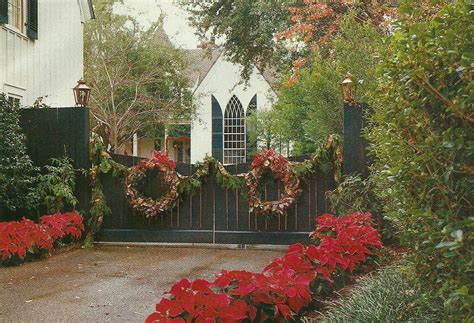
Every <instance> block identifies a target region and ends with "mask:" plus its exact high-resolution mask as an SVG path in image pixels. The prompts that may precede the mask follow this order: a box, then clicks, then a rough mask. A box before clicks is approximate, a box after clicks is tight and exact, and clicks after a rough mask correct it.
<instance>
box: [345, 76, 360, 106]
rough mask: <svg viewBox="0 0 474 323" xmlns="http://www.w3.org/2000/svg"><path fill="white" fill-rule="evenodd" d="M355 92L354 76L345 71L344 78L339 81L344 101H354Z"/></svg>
mask: <svg viewBox="0 0 474 323" xmlns="http://www.w3.org/2000/svg"><path fill="white" fill-rule="evenodd" d="M356 94H357V83H355V82H354V77H353V76H352V74H351V73H349V72H347V74H346V76H345V78H344V80H343V81H342V83H341V96H342V100H344V102H349V103H353V102H355V98H356Z"/></svg>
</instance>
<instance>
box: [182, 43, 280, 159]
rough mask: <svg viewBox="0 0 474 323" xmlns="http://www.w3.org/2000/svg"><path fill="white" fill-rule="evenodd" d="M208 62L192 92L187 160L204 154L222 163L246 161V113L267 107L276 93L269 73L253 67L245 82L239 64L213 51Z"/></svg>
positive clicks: (200, 157) (268, 107)
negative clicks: (193, 114) (194, 111)
mask: <svg viewBox="0 0 474 323" xmlns="http://www.w3.org/2000/svg"><path fill="white" fill-rule="evenodd" d="M211 59H213V62H212V65H211V66H210V68H209V69H208V70H207V71H205V74H203V75H199V77H198V78H197V80H196V86H195V90H194V94H193V104H194V105H195V108H196V117H195V118H193V120H192V123H191V158H190V159H191V162H192V163H195V162H198V161H202V160H203V159H204V157H205V156H206V155H209V156H213V157H214V158H216V159H218V160H220V161H222V162H223V163H224V164H237V163H243V162H245V161H246V154H247V126H246V116H248V115H249V114H250V113H251V112H252V111H254V110H268V109H270V108H271V106H272V101H273V100H274V99H275V98H276V93H275V92H274V91H273V89H272V87H271V82H272V81H273V80H272V79H270V75H269V74H263V73H260V71H259V70H258V69H257V68H255V67H254V68H253V71H252V74H251V75H250V79H249V80H248V82H247V83H244V82H242V79H241V74H240V73H241V70H240V66H239V65H237V64H234V63H231V62H229V61H228V60H226V59H225V57H224V55H223V54H220V53H218V52H217V53H215V54H214V55H213V57H211Z"/></svg>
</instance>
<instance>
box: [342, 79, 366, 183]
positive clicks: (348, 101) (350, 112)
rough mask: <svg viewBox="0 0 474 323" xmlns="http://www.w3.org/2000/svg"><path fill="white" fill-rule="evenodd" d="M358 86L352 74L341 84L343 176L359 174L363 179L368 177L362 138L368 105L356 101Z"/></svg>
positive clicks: (364, 143)
mask: <svg viewBox="0 0 474 323" xmlns="http://www.w3.org/2000/svg"><path fill="white" fill-rule="evenodd" d="M356 89H357V84H356V83H355V82H353V78H352V75H351V74H349V73H348V74H347V75H346V78H345V79H344V81H343V82H342V83H341V93H342V99H343V100H344V103H343V109H344V119H343V120H344V130H343V131H344V132H343V134H344V159H343V167H342V174H343V175H349V174H355V173H358V174H360V175H361V176H362V178H366V177H367V176H368V168H367V162H366V152H365V148H366V140H365V138H364V137H363V136H362V130H363V128H364V117H363V114H364V110H365V109H366V108H367V105H366V104H364V103H360V102H357V101H355V95H356Z"/></svg>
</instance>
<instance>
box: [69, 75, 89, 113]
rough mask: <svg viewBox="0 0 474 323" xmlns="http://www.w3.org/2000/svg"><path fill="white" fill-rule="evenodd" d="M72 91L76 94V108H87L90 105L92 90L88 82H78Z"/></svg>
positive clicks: (81, 80)
mask: <svg viewBox="0 0 474 323" xmlns="http://www.w3.org/2000/svg"><path fill="white" fill-rule="evenodd" d="M72 91H73V92H74V100H75V101H76V106H78V107H85V106H87V105H88V104H89V99H90V95H91V88H90V87H88V86H87V84H86V82H85V81H84V80H83V79H82V78H81V79H80V80H79V81H77V85H76V86H75V87H73V88H72Z"/></svg>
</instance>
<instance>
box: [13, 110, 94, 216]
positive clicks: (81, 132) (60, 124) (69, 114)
mask: <svg viewBox="0 0 474 323" xmlns="http://www.w3.org/2000/svg"><path fill="white" fill-rule="evenodd" d="M20 124H21V128H22V129H23V132H24V133H25V135H26V148H27V152H28V154H29V155H30V157H31V159H32V161H33V163H34V164H35V165H36V166H44V165H47V164H48V163H49V160H50V159H51V158H61V157H63V156H65V155H66V156H68V157H70V158H71V159H72V160H73V161H74V164H73V165H74V168H76V169H89V168H90V158H89V109H87V108H43V109H33V108H30V109H22V110H21V118H20ZM76 175H77V184H76V188H75V194H76V197H77V198H78V200H79V207H78V208H79V209H80V210H83V211H86V212H87V211H88V210H89V201H90V188H89V179H88V177H87V176H85V175H84V174H83V173H82V171H77V173H76Z"/></svg>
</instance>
